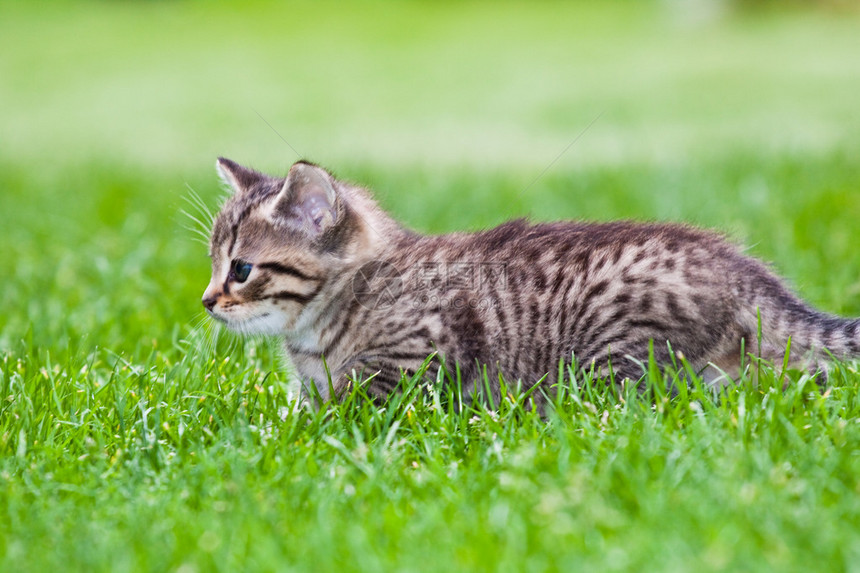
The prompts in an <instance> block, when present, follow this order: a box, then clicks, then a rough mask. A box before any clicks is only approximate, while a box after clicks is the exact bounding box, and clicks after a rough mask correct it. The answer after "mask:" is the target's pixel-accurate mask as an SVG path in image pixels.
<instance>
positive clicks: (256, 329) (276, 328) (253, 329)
mask: <svg viewBox="0 0 860 573" xmlns="http://www.w3.org/2000/svg"><path fill="white" fill-rule="evenodd" d="M226 324H227V328H229V329H230V330H232V331H233V332H238V333H239V334H245V335H248V334H268V335H274V334H283V333H284V330H286V328H285V325H284V320H283V317H281V316H279V315H278V314H275V313H272V314H263V315H260V316H252V317H249V318H247V319H245V320H241V321H234V320H228V321H227V323H226Z"/></svg>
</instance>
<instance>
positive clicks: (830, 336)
mask: <svg viewBox="0 0 860 573" xmlns="http://www.w3.org/2000/svg"><path fill="white" fill-rule="evenodd" d="M217 167H218V170H219V172H220V173H221V176H222V178H223V179H224V180H225V181H226V182H227V183H228V184H229V186H230V187H232V188H233V189H234V194H233V196H232V197H231V198H230V199H229V200H228V201H227V203H226V204H225V205H224V207H223V209H222V210H221V212H220V214H219V215H218V217H217V219H216V221H215V224H214V227H213V230H212V238H211V249H210V256H211V258H212V280H211V282H210V284H209V286H208V288H207V289H206V292H205V293H204V297H203V299H204V300H203V303H204V305H205V306H206V307H207V309H208V310H209V312H210V314H211V315H212V316H213V317H214V318H216V319H217V320H219V321H221V322H223V323H225V324H226V325H227V327H229V328H231V329H233V330H236V331H238V332H242V333H248V334H251V333H262V334H272V335H280V336H282V337H283V339H284V348H285V350H286V353H287V354H288V356H289V358H290V359H291V361H292V363H293V364H294V366H295V367H296V369H297V370H298V372H299V374H300V376H301V378H302V381H303V383H304V384H305V385H306V386H305V387H306V388H310V386H309V385H310V384H314V385H315V386H316V388H317V390H318V391H319V393H320V394H321V395H322V396H323V397H327V396H328V394H329V388H330V381H329V374H330V376H331V387H332V388H333V389H334V390H335V391H336V392H340V391H342V390H343V389H344V388H345V387H346V385H347V384H348V382H347V379H348V377H349V376H351V375H352V374H353V373H354V374H356V375H360V376H364V377H367V376H370V375H372V374H375V377H374V378H373V381H372V383H371V385H370V391H371V392H372V393H373V394H374V395H376V396H385V395H387V394H388V393H390V392H391V391H393V390H394V389H395V388H396V386H397V383H398V381H399V380H400V377H401V373H402V372H410V371H414V370H415V369H417V368H418V367H419V366H420V365H421V364H422V362H424V360H425V359H426V358H427V356H428V355H429V354H431V353H432V352H434V351H437V352H438V356H439V357H441V358H444V359H445V360H446V362H447V363H448V364H449V365H453V364H454V363H455V362H456V363H457V364H458V365H459V368H460V371H461V373H462V379H463V380H464V382H465V383H466V384H467V388H466V390H467V391H468V390H469V388H468V385H469V384H472V383H474V381H475V380H476V379H477V378H478V377H479V376H480V374H481V372H482V370H483V369H486V371H487V373H488V374H489V380H491V381H493V380H497V379H498V375H499V374H502V375H504V376H505V377H506V378H507V379H509V380H521V381H523V383H524V384H525V385H526V386H529V385H531V384H533V383H535V382H537V381H538V380H540V379H544V384H546V385H547V387H550V386H551V384H552V383H553V382H554V375H555V374H556V373H557V371H558V364H559V361H560V360H565V361H570V360H571V357H572V356H575V357H576V360H577V361H578V363H579V364H580V365H582V366H584V367H586V368H590V367H591V366H594V367H595V368H596V369H597V370H598V371H600V372H603V373H609V372H610V369H611V372H612V373H613V374H614V376H615V378H616V380H621V379H624V378H627V379H630V380H634V381H635V380H639V379H640V378H641V377H642V375H643V371H642V367H641V363H642V362H644V361H647V359H648V352H649V343H651V342H652V341H653V348H654V352H655V356H656V358H657V360H658V361H659V362H661V363H668V362H669V361H671V360H672V359H673V357H672V356H671V355H670V346H671V349H672V350H673V351H674V352H675V353H677V355H678V356H683V357H684V358H685V359H686V360H687V361H688V362H689V363H690V365H692V367H693V368H694V369H696V370H698V371H700V372H702V373H703V375H704V376H705V377H706V379H708V380H710V381H714V382H717V381H721V380H723V379H724V373H728V374H729V375H731V376H736V375H737V374H738V368H739V367H740V364H741V363H742V360H741V358H742V357H741V349H742V348H744V347H745V348H747V349H754V348H757V347H758V345H759V341H758V340H757V330H758V317H759V315H760V317H761V323H762V335H763V336H762V340H761V354H762V357H763V358H765V359H768V360H772V361H775V362H781V361H782V360H783V353H784V351H785V348H786V346H787V341H788V339H789V337H791V340H792V342H791V349H792V360H794V361H795V362H796V363H803V364H806V365H810V364H811V365H817V363H818V360H820V359H821V358H822V357H823V356H826V353H825V349H826V350H827V351H828V352H831V353H833V354H834V355H835V356H837V357H839V358H849V357H855V356H857V355H858V354H860V321H858V320H847V319H843V318H839V317H835V316H830V315H827V314H824V313H821V312H819V311H817V310H814V309H812V308H810V307H809V306H807V305H806V304H804V303H803V302H802V301H801V300H799V299H798V298H797V297H796V296H795V295H793V294H792V293H791V292H790V291H789V290H788V289H787V288H786V287H785V286H784V285H783V283H782V282H781V281H780V280H779V279H778V278H776V277H775V276H774V275H773V274H772V273H771V272H770V271H769V270H768V269H767V268H766V266H765V265H763V264H762V263H760V262H759V261H757V260H755V259H752V258H750V257H747V256H745V255H743V254H742V253H741V252H740V251H739V250H738V249H737V248H735V247H734V246H732V245H730V244H729V243H728V242H726V241H725V240H724V239H723V238H722V237H721V236H719V235H716V234H714V233H712V232H709V231H703V230H700V229H695V228H691V227H687V226H682V225H669V224H638V223H632V222H615V223H606V224H593V223H579V222H558V223H545V224H536V225H532V224H529V223H527V222H525V221H512V222H509V223H505V224H503V225H501V226H499V227H496V228H494V229H491V230H488V231H484V232H480V233H474V234H460V233H454V234H449V235H443V236H424V235H420V234H416V233H414V232H412V231H409V230H407V229H404V228H402V227H401V226H400V225H399V224H397V223H396V222H395V221H394V220H392V219H391V218H390V217H389V216H388V215H387V214H386V213H384V212H383V211H382V210H381V209H379V208H378V207H377V205H376V204H375V203H374V202H373V200H372V199H371V198H370V196H369V194H368V193H367V192H366V191H365V190H363V189H360V188H358V187H355V186H352V185H350V184H347V183H344V182H341V181H338V180H337V179H335V178H334V177H333V176H332V175H331V174H329V173H328V172H326V171H325V170H323V169H321V168H319V167H317V166H315V165H313V164H310V163H306V162H299V163H297V164H295V165H294V166H293V167H292V168H291V169H290V172H289V174H288V175H287V177H286V178H272V177H268V176H265V175H262V174H260V173H257V172H255V171H253V170H250V169H247V168H244V167H241V166H239V165H237V164H235V163H233V162H231V161H229V160H226V159H219V161H218V164H217ZM236 261H238V262H239V264H241V263H250V264H251V265H252V270H251V272H250V274H249V275H248V277H247V279H246V280H244V281H239V280H237V276H236V274H235V272H234V270H233V269H234V268H236V267H235V265H236V264H237V263H236ZM667 343H669V344H667ZM323 359H324V360H323ZM324 362H325V364H326V365H327V367H328V373H327V372H326V369H325V367H324V365H323V364H324Z"/></svg>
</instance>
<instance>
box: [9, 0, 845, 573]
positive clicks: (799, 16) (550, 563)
mask: <svg viewBox="0 0 860 573" xmlns="http://www.w3.org/2000/svg"><path fill="white" fill-rule="evenodd" d="M857 54H860V12H858V11H856V10H852V9H850V7H849V8H848V9H846V8H845V7H844V6H843V7H841V8H840V7H838V6H827V5H825V6H819V7H817V8H815V9H809V8H803V7H802V6H799V5H793V6H792V8H790V9H785V10H781V11H777V10H775V9H774V8H772V7H771V8H765V9H745V10H739V11H734V10H733V9H732V8H731V6H729V5H727V4H725V3H720V2H706V1H702V2H690V3H680V2H678V3H672V2H655V3H650V2H638V3H633V2H625V1H621V0H612V1H609V2H604V3H594V4H591V3H586V2H570V3H556V2H547V3H534V4H532V3H524V2H523V3H519V2H502V3H489V2H466V3H444V2H443V3H434V4H429V3H424V2H398V3H393V2H392V3H382V2H360V3H354V4H350V5H343V6H342V5H339V4H336V3H333V2H323V3H310V2H301V3H293V4H285V3H274V2H263V1H253V2H247V3H242V4H239V3H229V2H206V3H204V2H143V1H140V2H96V1H88V0H84V1H80V2H71V1H68V2H65V1H60V0H56V1H52V2H43V3H31V2H24V1H21V0H11V1H9V2H6V3H3V4H2V5H0V252H2V253H4V255H5V261H4V263H3V264H2V265H0V268H2V269H3V270H2V272H0V301H2V307H0V571H10V572H11V571H16V572H17V571H157V572H161V571H181V572H183V573H191V572H195V571H199V572H203V571H254V572H258V571H326V570H338V571H340V570H343V571H352V570H355V571H378V570H397V571H436V570H438V571H452V570H480V571H484V570H486V571H497V570H501V571H512V572H513V571H547V570H565V571H579V570H586V571H642V570H649V571H650V570H659V571H724V570H731V571H763V570H779V571H811V570H820V571H839V570H845V571H855V570H858V569H860V423H858V422H860V393H859V392H858V389H860V373H858V370H857V365H856V364H854V363H847V364H840V365H838V367H837V368H836V369H835V370H834V372H833V373H831V379H830V381H829V385H828V386H827V387H825V388H819V387H818V386H817V385H816V383H815V381H814V380H810V379H809V377H808V376H801V374H800V373H798V372H792V373H790V376H791V378H792V380H793V383H792V384H791V385H789V387H788V388H786V389H783V388H782V387H781V384H777V383H776V382H775V380H777V379H778V378H779V374H780V369H781V365H775V370H776V372H773V371H772V369H770V368H769V367H768V366H767V365H763V366H762V367H761V372H760V373H759V383H758V384H753V383H752V382H751V381H750V380H743V381H741V383H740V384H739V385H738V386H737V387H732V388H728V389H726V390H725V391H723V392H722V393H720V394H718V395H714V394H712V393H711V392H710V391H708V390H706V389H702V388H701V387H699V386H697V385H693V386H692V387H691V388H689V389H688V390H686V391H682V392H680V393H679V395H677V396H666V395H665V392H664V391H663V390H662V388H663V387H664V385H665V382H666V381H667V380H671V379H672V377H673V375H674V373H673V372H672V371H671V370H670V371H667V372H660V371H659V370H657V369H656V368H654V369H652V372H651V373H650V375H649V390H648V391H647V392H646V393H645V394H644V395H635V394H630V393H620V394H619V393H618V392H616V391H614V390H610V389H608V388H607V386H606V385H605V384H604V383H603V382H602V381H599V380H591V379H590V378H588V376H584V375H583V374H581V373H579V372H577V371H576V370H572V369H571V370H569V371H568V376H567V384H566V385H565V390H564V391H563V392H562V394H561V395H560V397H559V398H558V399H557V400H556V402H555V404H554V406H553V407H552V408H551V409H550V411H549V413H548V414H547V415H546V416H545V417H542V416H540V415H538V413H536V412H533V411H532V410H531V409H530V408H529V407H528V405H527V404H525V403H523V401H522V400H521V399H520V398H519V397H518V393H517V390H516V387H515V384H513V383H512V384H511V387H510V392H509V394H508V396H509V397H508V398H507V399H505V400H504V401H503V402H502V403H501V404H480V405H476V406H474V407H472V408H467V409H465V410H462V411H461V410H459V409H458V407H457V406H456V403H455V402H454V401H452V400H449V399H448V396H447V395H446V394H445V392H444V391H440V390H438V389H436V388H431V387H428V384H425V383H424V382H421V381H409V380H405V381H404V393H403V394H402V395H400V396H398V397H396V398H395V399H394V400H393V401H392V402H391V403H390V404H387V405H386V406H385V407H382V408H375V407H373V406H370V405H368V404H366V403H363V402H361V400H359V399H358V397H354V399H353V400H350V401H348V402H347V403H345V404H341V405H333V406H331V407H329V408H325V409H323V410H321V411H319V412H307V411H303V410H300V409H297V408H295V404H294V403H293V402H292V401H291V398H290V395H289V392H288V389H289V385H290V381H291V377H290V376H291V375H290V368H289V365H288V364H285V363H284V361H283V359H282V358H281V356H280V354H279V351H278V347H277V343H276V341H269V340H239V339H236V338H234V337H231V336H229V335H226V334H224V333H221V334H218V333H217V330H216V329H214V328H212V327H211V325H209V324H208V322H207V321H206V320H205V317H204V313H203V312H202V307H201V306H200V302H199V300H200V295H201V294H202V291H203V289H204V287H205V285H206V283H207V282H208V275H209V269H208V259H207V258H206V249H205V247H204V246H203V245H202V244H201V243H200V242H199V240H198V238H197V237H196V235H195V233H194V232H193V230H191V229H189V227H193V226H194V223H193V221H192V220H191V219H190V217H189V216H188V215H186V214H184V212H190V213H192V214H194V212H195V207H194V205H193V201H192V200H191V197H192V196H193V195H194V194H196V195H199V197H200V198H201V200H202V201H203V202H204V203H205V204H206V205H207V206H209V207H210V208H215V207H216V206H217V205H218V203H219V201H220V199H221V197H222V190H221V188H220V187H219V185H218V183H217V180H216V177H215V173H214V169H213V166H214V160H215V157H216V156H218V155H225V156H227V157H230V158H232V159H234V160H237V161H240V162H243V163H247V164H250V165H253V166H256V167H258V168H260V169H263V170H266V171H269V172H271V173H284V172H285V171H286V169H287V168H288V166H289V165H290V164H291V163H292V162H293V161H294V160H295V159H297V158H298V157H300V156H302V157H307V158H309V159H311V160H314V161H317V162H320V163H322V164H324V165H326V166H328V167H330V168H331V169H332V170H334V171H335V172H336V173H337V174H338V175H340V176H341V177H344V178H347V179H351V180H354V181H358V182H360V183H362V184H365V185H367V186H369V187H371V188H373V189H374V190H375V191H376V195H377V197H378V198H379V200H380V202H381V203H382V204H383V205H384V206H385V208H387V209H388V210H390V211H391V212H392V213H394V214H395V215H396V216H397V217H398V218H399V219H401V220H403V221H404V222H405V223H406V224H408V225H409V226H411V227H413V228H416V229H418V230H420V231H422V232H443V231H450V230H456V229H479V228H484V227H487V226H490V225H493V224H497V223H500V222H502V221H504V220H506V219H508V218H510V217H517V216H529V217H532V218H533V219H536V220H551V219H559V218H583V219H595V220H610V219H616V218H634V219H640V220H673V221H686V222H690V223H694V224H698V225H703V226H708V227H713V228H717V229H720V230H722V231H724V232H726V233H727V234H728V235H729V236H730V237H731V238H732V239H733V240H735V241H737V242H739V243H742V244H744V245H747V246H748V247H749V250H750V252H752V253H753V254H755V255H757V256H759V257H761V258H763V259H765V260H767V261H770V262H772V263H773V265H774V267H775V268H776V269H777V270H778V271H779V272H780V274H782V275H783V276H785V277H787V279H788V280H789V282H790V283H791V284H792V285H793V286H794V287H795V289H796V290H797V291H798V292H799V293H800V294H801V295H802V296H803V297H804V298H806V299H807V300H809V301H810V302H812V303H814V304H815V305H816V306H818V307H819V308H822V309H824V310H827V311H830V312H834V313H839V314H843V315H856V316H860V256H858V254H857V245H860V226H858V224H857V219H858V215H860V159H858V158H860V143H858V142H860V112H858V109H860V108H858V106H857V95H856V94H858V93H860V58H858V57H857ZM757 369H758V368H757ZM431 377H432V376H431ZM419 382H420V383H419Z"/></svg>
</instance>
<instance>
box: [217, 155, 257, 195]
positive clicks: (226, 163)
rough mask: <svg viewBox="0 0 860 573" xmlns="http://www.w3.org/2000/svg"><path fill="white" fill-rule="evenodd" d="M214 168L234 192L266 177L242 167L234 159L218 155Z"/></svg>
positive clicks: (240, 191)
mask: <svg viewBox="0 0 860 573" xmlns="http://www.w3.org/2000/svg"><path fill="white" fill-rule="evenodd" d="M215 170H216V171H218V175H219V176H220V177H221V180H222V181H224V183H226V184H227V185H229V186H230V187H231V188H232V189H233V192H234V193H242V192H243V191H245V190H247V189H248V188H250V187H252V186H253V185H254V184H255V183H257V182H258V181H260V180H262V179H265V178H266V176H265V175H263V174H262V173H258V172H256V171H254V170H253V169H248V168H247V167H242V166H241V165H239V164H238V163H236V162H235V161H230V160H229V159H225V158H224V157H219V158H218V161H216V162H215Z"/></svg>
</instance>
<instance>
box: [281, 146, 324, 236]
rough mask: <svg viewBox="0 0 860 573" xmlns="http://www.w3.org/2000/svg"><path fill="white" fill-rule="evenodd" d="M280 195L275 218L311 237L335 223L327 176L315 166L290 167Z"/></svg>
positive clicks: (308, 164) (301, 163)
mask: <svg viewBox="0 0 860 573" xmlns="http://www.w3.org/2000/svg"><path fill="white" fill-rule="evenodd" d="M280 195H281V196H280V199H278V203H277V205H276V207H275V211H276V212H277V214H278V215H280V216H281V217H284V218H286V219H287V221H288V222H289V223H290V224H291V225H292V226H294V227H298V228H300V229H303V230H305V231H306V232H308V233H309V234H310V235H311V236H312V237H316V236H319V235H321V234H322V233H323V232H325V231H326V230H327V229H329V228H330V227H333V226H334V225H335V223H337V218H338V216H337V202H338V196H337V191H335V188H334V184H333V182H332V178H331V175H329V174H328V173H327V172H326V171H325V170H323V169H322V168H320V167H318V166H316V165H313V164H311V163H306V162H304V161H300V162H298V163H296V164H295V165H293V166H292V167H291V168H290V173H289V174H288V175H287V180H286V182H285V183H284V187H283V189H281V193H280Z"/></svg>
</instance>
